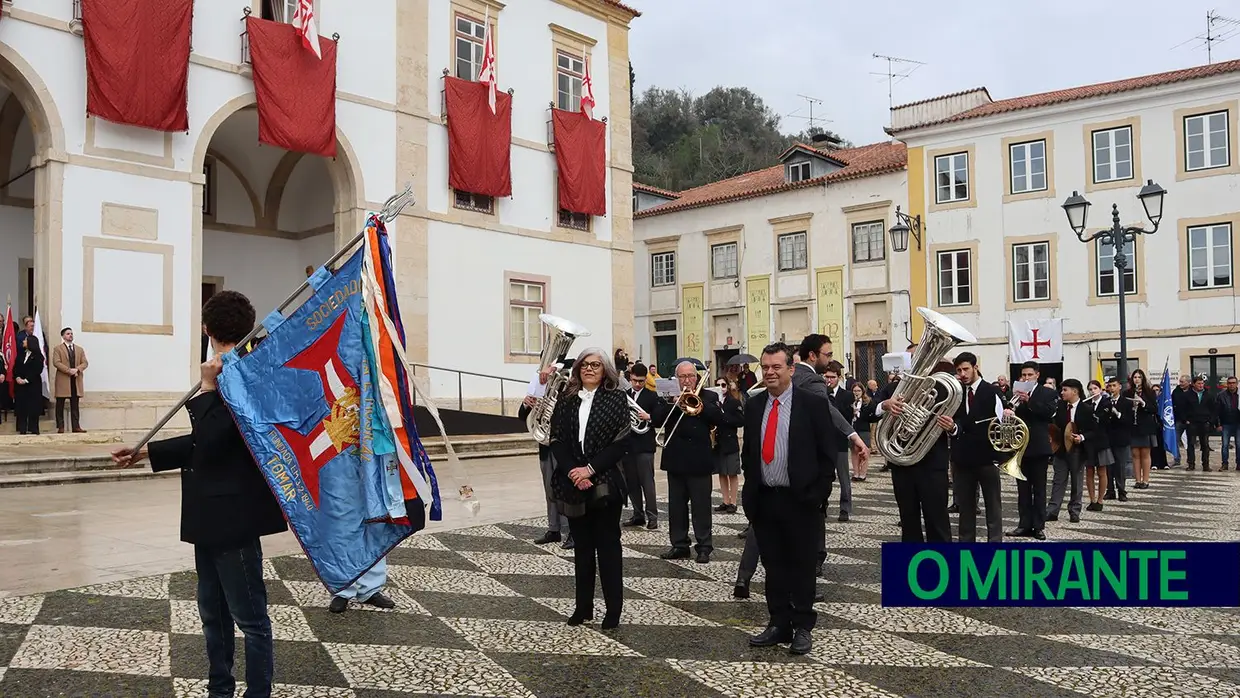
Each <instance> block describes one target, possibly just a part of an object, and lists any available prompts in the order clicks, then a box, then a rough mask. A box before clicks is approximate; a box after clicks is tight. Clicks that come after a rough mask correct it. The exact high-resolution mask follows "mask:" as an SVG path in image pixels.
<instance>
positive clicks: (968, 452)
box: [951, 380, 1001, 465]
mask: <svg viewBox="0 0 1240 698" xmlns="http://www.w3.org/2000/svg"><path fill="white" fill-rule="evenodd" d="M963 387H964V399H963V400H961V401H960V409H958V410H956V414H955V416H954V417H953V419H954V420H955V421H956V426H957V427H959V430H958V431H957V432H956V434H955V435H954V436H952V448H951V456H952V460H953V461H954V462H956V463H958V464H962V465H991V464H993V463H995V462H996V461H998V460H1001V456H1000V454H999V453H997V452H996V451H995V449H994V447H992V446H991V445H990V425H991V422H992V420H994V418H995V401H996V400H997V399H998V398H999V390H998V389H997V388H995V386H994V385H992V384H991V383H989V382H987V381H984V380H979V381H978V382H977V384H976V385H974V386H973V409H972V411H970V410H969V387H968V386H963Z"/></svg>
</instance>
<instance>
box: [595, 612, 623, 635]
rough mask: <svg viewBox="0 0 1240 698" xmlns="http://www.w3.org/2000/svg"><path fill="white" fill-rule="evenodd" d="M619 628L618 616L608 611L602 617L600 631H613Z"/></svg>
mask: <svg viewBox="0 0 1240 698" xmlns="http://www.w3.org/2000/svg"><path fill="white" fill-rule="evenodd" d="M618 627H620V614H619V613H612V612H611V611H608V612H607V613H606V614H605V615H604V616H603V623H602V625H600V626H599V628H600V629H602V630H615V629H616V628H618Z"/></svg>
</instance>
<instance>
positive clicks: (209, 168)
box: [202, 159, 215, 216]
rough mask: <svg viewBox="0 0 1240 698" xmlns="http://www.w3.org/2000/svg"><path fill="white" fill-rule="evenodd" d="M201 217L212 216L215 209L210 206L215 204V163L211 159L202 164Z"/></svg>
mask: <svg viewBox="0 0 1240 698" xmlns="http://www.w3.org/2000/svg"><path fill="white" fill-rule="evenodd" d="M202 177H203V185H202V215H204V216H214V215H215V208H214V207H213V206H212V204H213V203H214V202H215V161H214V160H211V159H207V160H204V161H203V163H202Z"/></svg>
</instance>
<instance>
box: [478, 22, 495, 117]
mask: <svg viewBox="0 0 1240 698" xmlns="http://www.w3.org/2000/svg"><path fill="white" fill-rule="evenodd" d="M482 21H483V22H484V24H485V25H486V28H485V30H484V32H483V34H484V36H485V37H486V38H484V39H483V40H482V65H481V66H480V67H479V68H478V82H480V83H482V84H483V85H486V86H487V106H489V107H491V114H494V113H495V89H496V87H495V82H496V80H495V45H494V44H492V43H491V13H490V10H489V8H488V11H487V15H486V18H485V19H483V20H482Z"/></svg>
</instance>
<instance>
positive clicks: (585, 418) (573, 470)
mask: <svg viewBox="0 0 1240 698" xmlns="http://www.w3.org/2000/svg"><path fill="white" fill-rule="evenodd" d="M630 426H631V424H630V418H629V401H628V398H627V397H626V395H625V393H624V390H623V389H622V388H621V382H620V375H619V373H618V372H617V371H616V367H615V365H614V364H612V362H611V357H610V356H608V355H607V354H606V353H605V352H604V351H603V350H602V349H596V348H590V349H586V350H585V351H583V352H581V354H580V355H578V356H577V360H576V361H574V362H573V368H572V372H571V373H570V374H569V379H568V384H567V385H565V387H564V389H563V392H561V393H560V395H559V397H558V398H557V399H556V403H555V411H554V412H553V413H552V415H551V444H550V447H551V457H552V459H553V460H554V461H555V470H554V472H553V473H552V475H551V491H552V494H553V496H554V497H555V500H556V506H557V507H558V508H559V510H560V513H562V514H564V515H565V516H566V517H568V526H569V530H570V531H571V532H572V536H573V540H574V542H575V543H576V546H575V547H574V548H573V566H574V572H575V576H576V582H577V584H576V587H577V589H576V607H575V608H574V610H573V615H572V616H571V617H570V618H569V619H568V624H569V625H581V624H582V623H584V622H585V621H587V620H593V618H594V577H595V571H596V562H597V572H598V574H599V576H600V577H601V579H600V581H601V582H602V587H603V600H604V602H605V603H606V605H607V613H606V615H605V616H604V618H603V624H602V628H603V630H610V629H612V628H615V627H617V626H618V625H620V611H621V609H622V607H623V605H624V587H623V582H624V574H623V568H622V558H621V546H620V510H621V508H622V507H623V506H624V500H625V483H624V475H623V473H622V472H621V470H620V468H619V465H620V460H621V459H622V458H623V457H624V455H625V454H626V453H627V452H628V449H629V438H628V436H629V431H630Z"/></svg>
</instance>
